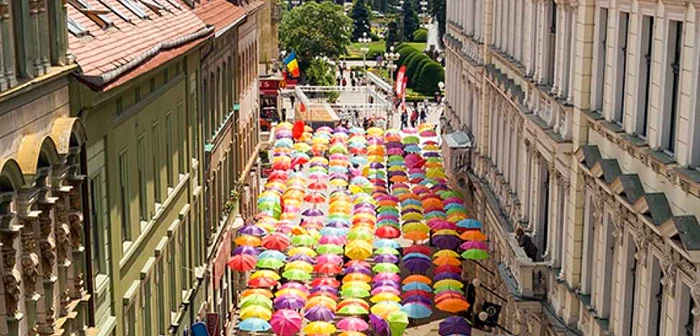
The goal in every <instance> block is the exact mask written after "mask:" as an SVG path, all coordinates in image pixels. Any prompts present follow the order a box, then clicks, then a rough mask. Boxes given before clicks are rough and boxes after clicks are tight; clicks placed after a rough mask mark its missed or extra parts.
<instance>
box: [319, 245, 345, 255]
mask: <svg viewBox="0 0 700 336" xmlns="http://www.w3.org/2000/svg"><path fill="white" fill-rule="evenodd" d="M316 252H318V254H343V247H342V246H340V245H333V244H325V245H321V246H319V247H317V248H316Z"/></svg>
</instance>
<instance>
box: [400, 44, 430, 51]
mask: <svg viewBox="0 0 700 336" xmlns="http://www.w3.org/2000/svg"><path fill="white" fill-rule="evenodd" d="M404 44H408V45H409V46H411V47H413V48H414V49H416V50H418V51H420V52H423V51H424V50H425V48H426V47H427V46H428V44H427V43H426V42H404Z"/></svg>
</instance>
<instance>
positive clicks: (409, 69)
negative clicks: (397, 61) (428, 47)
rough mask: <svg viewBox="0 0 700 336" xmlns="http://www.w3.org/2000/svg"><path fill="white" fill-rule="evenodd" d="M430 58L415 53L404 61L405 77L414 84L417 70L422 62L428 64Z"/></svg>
mask: <svg viewBox="0 0 700 336" xmlns="http://www.w3.org/2000/svg"><path fill="white" fill-rule="evenodd" d="M429 61H430V57H428V56H426V55H425V54H423V53H416V54H414V55H413V56H412V57H410V58H407V59H406V76H408V79H409V80H411V82H415V79H417V78H416V77H417V76H416V74H417V73H419V72H418V68H419V67H420V66H421V64H423V63H424V62H429Z"/></svg>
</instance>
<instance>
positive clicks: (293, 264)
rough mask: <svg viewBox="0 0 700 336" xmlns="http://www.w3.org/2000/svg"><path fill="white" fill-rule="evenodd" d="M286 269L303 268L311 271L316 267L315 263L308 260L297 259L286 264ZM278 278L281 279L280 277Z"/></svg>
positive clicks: (302, 269) (308, 271) (307, 271)
mask: <svg viewBox="0 0 700 336" xmlns="http://www.w3.org/2000/svg"><path fill="white" fill-rule="evenodd" d="M284 270H285V271H287V270H301V271H304V272H306V273H311V272H313V271H314V267H313V265H311V264H309V263H307V262H303V261H301V260H297V261H292V262H290V263H288V264H286V265H285V266H284ZM276 280H279V278H278V279H276Z"/></svg>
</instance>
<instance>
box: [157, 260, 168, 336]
mask: <svg viewBox="0 0 700 336" xmlns="http://www.w3.org/2000/svg"><path fill="white" fill-rule="evenodd" d="M164 278H165V274H164V271H163V259H162V258H161V259H158V263H157V264H156V288H157V291H158V293H157V294H156V295H157V298H156V304H157V305H158V307H156V311H157V312H158V335H165V332H166V329H167V327H166V325H165V310H166V308H165V281H164V280H163V279H164Z"/></svg>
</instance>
